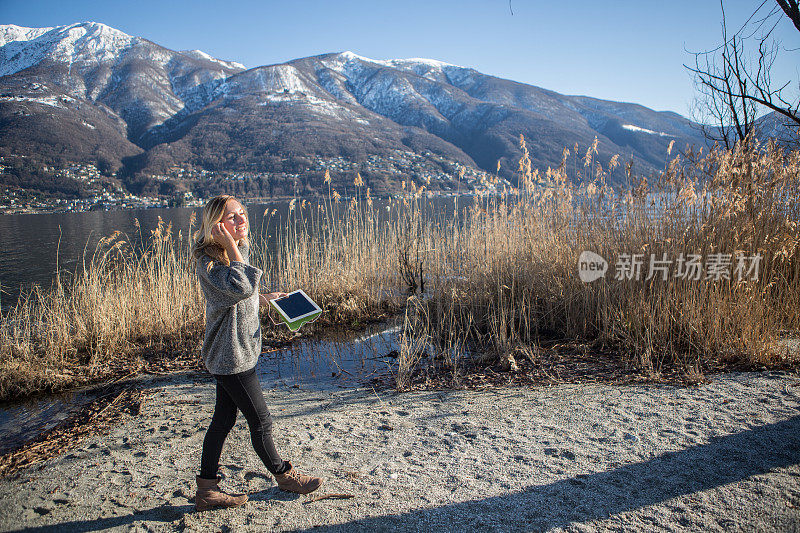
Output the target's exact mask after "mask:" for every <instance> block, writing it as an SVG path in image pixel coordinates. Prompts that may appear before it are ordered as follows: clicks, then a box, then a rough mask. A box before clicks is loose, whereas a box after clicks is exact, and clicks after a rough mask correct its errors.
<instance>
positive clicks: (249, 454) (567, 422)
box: [0, 373, 800, 532]
mask: <svg viewBox="0 0 800 533" xmlns="http://www.w3.org/2000/svg"><path fill="white" fill-rule="evenodd" d="M265 395H266V397H267V403H268V405H269V406H270V409H271V410H272V413H273V416H274V418H275V436H276V443H277V445H278V449H279V450H280V451H281V452H282V454H283V455H284V457H286V458H288V459H290V460H292V461H293V462H294V463H295V465H296V466H298V467H299V468H298V469H299V470H301V471H303V472H308V473H312V474H316V475H321V476H323V477H325V478H326V479H327V481H326V482H325V484H324V485H323V486H322V488H321V489H320V491H319V492H325V493H332V492H337V493H351V494H353V495H355V497H354V498H352V499H347V500H332V499H329V500H323V501H315V502H308V501H307V500H308V498H309V497H308V496H296V495H291V494H287V493H282V492H280V491H278V490H277V488H276V487H275V483H274V481H273V480H272V478H271V477H269V476H268V475H266V470H265V469H264V468H263V466H261V464H260V463H259V461H258V458H257V457H256V455H255V453H254V452H253V451H252V448H251V445H250V439H249V433H248V431H247V426H246V423H245V421H244V419H243V418H242V417H240V419H239V422H238V424H237V426H236V428H234V430H233V432H232V433H231V435H230V437H229V439H228V441H227V444H226V446H225V449H224V450H223V458H222V463H223V466H222V473H223V474H224V476H225V480H224V481H223V487H226V488H228V489H230V490H231V491H241V492H247V493H248V494H249V495H250V500H251V501H249V502H248V503H247V504H246V506H245V507H243V508H240V509H224V510H217V511H210V512H205V513H197V512H194V509H193V505H192V503H191V502H190V501H189V498H190V497H192V496H193V495H194V474H195V469H196V468H197V466H198V463H199V456H200V447H201V444H202V439H203V435H204V430H205V427H206V425H207V423H208V421H209V418H210V414H211V410H212V407H213V399H214V387H213V385H212V382H211V381H210V380H208V379H207V378H205V377H202V376H196V381H193V380H190V379H186V378H181V379H177V378H176V379H175V380H173V381H172V382H168V383H166V384H165V383H164V382H161V383H160V384H159V385H158V388H156V389H153V390H152V391H151V394H150V395H149V396H148V397H147V399H146V400H145V403H144V404H143V407H142V412H141V414H140V415H139V416H137V417H130V418H126V419H125V421H124V422H123V423H122V424H121V425H119V426H117V427H115V428H114V429H112V430H111V431H110V433H109V434H107V435H106V436H104V437H97V438H93V439H89V440H86V441H84V442H82V444H81V446H80V448H79V449H77V450H74V451H71V452H68V453H66V454H64V455H62V456H60V457H56V458H53V459H51V460H49V461H47V462H45V463H42V464H41V465H39V466H36V467H33V468H29V469H28V470H25V471H23V472H22V473H21V474H19V475H18V476H17V477H15V478H10V479H5V480H0V530H3V531H21V530H23V529H27V530H28V531H62V530H63V531H70V532H75V531H96V530H105V529H111V530H120V531H128V530H146V531H151V530H155V531H172V530H184V529H189V530H198V531H199V530H208V531H229V530H232V531H268V530H271V531H290V530H291V531H293V530H304V529H310V528H315V531H319V530H322V531H329V530H330V531H357V530H365V531H420V530H421V531H437V530H444V531H472V530H478V531H480V530H486V531H519V530H525V531H540V530H556V531H558V530H570V531H576V530H577V531H595V530H608V529H624V530H626V531H628V530H639V531H651V530H653V529H660V530H712V531H713V530H719V531H723V530H724V531H730V530H748V531H753V530H767V531H770V530H774V531H800V377H798V376H796V375H792V374H780V373H748V374H727V375H721V376H715V377H713V379H712V382H711V383H708V384H705V385H701V386H699V387H691V388H683V387H673V386H666V385H636V386H615V385H560V386H555V387H534V388H528V389H521V388H506V389H495V390H488V391H481V392H476V391H446V392H441V391H423V392H412V393H402V394H398V393H394V392H392V391H378V392H377V393H376V392H375V391H373V390H372V389H371V388H367V389H337V390H326V391H304V390H300V389H295V388H290V387H287V386H280V385H277V386H275V387H274V388H271V389H270V388H268V389H265ZM304 502H305V503H304Z"/></svg>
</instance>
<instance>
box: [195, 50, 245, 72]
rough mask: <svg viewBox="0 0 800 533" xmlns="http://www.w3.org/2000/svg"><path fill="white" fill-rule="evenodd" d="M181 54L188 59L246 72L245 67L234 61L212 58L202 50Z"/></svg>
mask: <svg viewBox="0 0 800 533" xmlns="http://www.w3.org/2000/svg"><path fill="white" fill-rule="evenodd" d="M181 53H182V54H183V55H187V56H189V57H193V58H195V59H203V60H205V61H212V62H214V63H217V64H219V65H222V66H223V67H225V68H230V69H236V70H246V68H247V67H245V66H244V65H242V64H241V63H237V62H236V61H224V60H222V59H217V58H216V57H214V56H211V55H208V54H207V53H205V52H203V51H202V50H182V51H181Z"/></svg>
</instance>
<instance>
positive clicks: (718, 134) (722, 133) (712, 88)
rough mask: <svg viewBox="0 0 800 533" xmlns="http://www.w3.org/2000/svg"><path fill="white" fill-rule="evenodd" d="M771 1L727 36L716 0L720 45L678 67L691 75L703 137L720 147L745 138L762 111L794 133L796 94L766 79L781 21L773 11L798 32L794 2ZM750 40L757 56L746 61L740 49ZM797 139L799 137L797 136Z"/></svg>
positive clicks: (798, 121)
mask: <svg viewBox="0 0 800 533" xmlns="http://www.w3.org/2000/svg"><path fill="white" fill-rule="evenodd" d="M776 2H777V4H778V5H777V6H775V7H773V8H772V10H771V11H770V12H769V13H768V14H767V15H766V16H764V17H761V18H756V15H757V13H758V12H759V11H760V10H761V9H762V8H763V7H764V5H765V4H766V3H767V0H764V1H763V2H762V3H761V4H760V5H759V6H758V8H757V9H756V11H755V12H754V13H753V14H752V15H750V17H749V18H748V19H747V21H746V22H745V24H744V25H743V26H742V27H741V28H740V29H739V30H738V31H737V32H736V33H735V34H734V35H733V36H730V37H729V36H728V32H727V21H726V17H725V5H724V3H723V2H722V0H720V9H721V12H722V44H720V45H719V46H718V47H716V48H714V49H712V50H706V51H703V52H694V53H693V55H694V58H695V66H694V67H689V66H687V65H684V67H685V68H686V69H687V70H688V71H689V72H691V73H692V74H693V75H694V77H695V85H696V87H697V89H698V93H699V97H698V99H697V100H696V102H695V106H694V114H695V115H696V116H695V118H696V119H698V122H700V123H701V124H703V127H702V128H703V134H704V135H705V136H706V137H707V138H708V139H710V140H713V141H717V142H722V143H724V145H725V146H726V147H731V145H732V144H733V143H735V142H737V141H743V140H745V139H748V138H749V137H750V135H751V133H752V132H754V131H755V126H756V119H757V118H758V115H759V112H760V111H761V112H763V110H768V111H772V112H775V113H777V114H778V115H780V116H782V117H783V118H784V119H785V121H786V125H787V126H788V125H789V124H791V125H793V127H795V128H797V129H798V132H800V95H798V96H794V95H793V96H792V97H791V98H790V97H789V96H787V95H786V93H785V90H786V88H787V87H789V86H790V84H791V82H788V81H787V82H785V83H783V84H782V85H779V86H776V84H775V83H773V80H772V75H771V73H772V67H773V65H774V64H775V60H776V58H777V56H778V54H779V52H780V46H779V43H778V42H777V41H775V40H774V39H773V38H772V37H771V36H772V33H773V32H774V30H775V28H776V27H777V25H778V23H779V22H780V20H781V18H782V17H781V16H780V15H779V13H781V10H782V11H783V13H784V14H785V15H786V16H788V17H789V18H790V19H791V20H792V22H793V23H794V25H795V27H796V28H797V29H798V30H800V9H799V8H798V0H776ZM773 5H774V4H773ZM778 8H780V9H778ZM776 18H777V20H776ZM754 19H755V20H754ZM768 23H769V24H770V25H771V27H770V25H767V24H768ZM748 25H751V26H755V28H754V29H753V31H749V29H748ZM765 25H766V27H765ZM762 28H765V29H764V32H763V33H761V34H760V35H759V36H758V37H754V36H755V35H756V34H757V33H758V32H760V31H762ZM746 30H747V31H746ZM748 33H749V34H748ZM753 40H754V41H755V44H756V45H757V46H756V49H757V55H756V56H755V57H754V58H752V60H751V59H750V58H749V57H748V54H747V50H746V49H747V48H749V46H748V45H747V43H749V42H750V41H753ZM751 49H752V48H751ZM709 121H710V124H709ZM797 137H798V139H800V134H798V135H797Z"/></svg>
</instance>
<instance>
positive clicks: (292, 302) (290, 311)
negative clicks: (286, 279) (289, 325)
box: [275, 292, 317, 320]
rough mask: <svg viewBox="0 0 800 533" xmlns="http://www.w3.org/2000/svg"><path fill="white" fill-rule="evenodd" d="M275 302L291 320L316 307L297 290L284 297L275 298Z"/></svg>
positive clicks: (312, 310) (310, 311)
mask: <svg viewBox="0 0 800 533" xmlns="http://www.w3.org/2000/svg"><path fill="white" fill-rule="evenodd" d="M275 303H276V304H277V305H278V306H279V307H280V308H281V309H282V310H283V312H284V313H286V315H287V316H288V317H289V320H293V319H295V318H297V317H299V316H303V315H306V314H308V313H312V312H314V311H316V310H317V308H316V307H314V305H313V304H312V303H311V302H309V301H308V300H307V299H306V297H305V296H303V294H302V293H299V292H296V293H294V294H290V295H289V296H286V297H285V298H279V299H277V300H275Z"/></svg>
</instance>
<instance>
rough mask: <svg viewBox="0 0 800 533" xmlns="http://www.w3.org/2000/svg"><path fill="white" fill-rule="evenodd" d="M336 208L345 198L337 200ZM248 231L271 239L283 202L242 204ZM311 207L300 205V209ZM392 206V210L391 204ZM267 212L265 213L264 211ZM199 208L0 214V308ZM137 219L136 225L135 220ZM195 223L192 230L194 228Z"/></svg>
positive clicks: (437, 211) (445, 211)
mask: <svg viewBox="0 0 800 533" xmlns="http://www.w3.org/2000/svg"><path fill="white" fill-rule="evenodd" d="M472 201H473V200H472V199H471V198H469V197H462V198H458V199H454V198H437V199H430V200H428V201H427V202H426V210H427V211H428V212H429V213H430V215H431V216H435V217H448V216H451V215H452V213H453V211H454V210H455V209H456V207H458V208H459V209H461V208H463V207H466V206H469V205H471V203H472ZM340 205H341V206H344V205H346V202H344V201H341V202H340ZM387 205H389V202H388V201H386V200H375V204H374V206H375V210H376V213H380V214H381V216H386V217H388V216H391V210H390V211H387V210H386V206H387ZM247 209H248V214H249V216H250V227H251V232H253V233H261V234H266V235H267V236H268V237H267V246H268V247H274V246H276V243H277V237H276V230H277V229H278V226H279V224H281V223H285V221H286V220H287V217H288V215H289V203H288V202H286V201H283V202H277V203H272V204H248V205H247ZM310 209H311V208H309V207H306V212H309V211H310ZM395 209H396V208H395ZM266 210H269V211H270V213H271V212H272V211H273V210H275V211H276V213H275V214H274V215H272V216H267V217H265V216H264V214H265V211H266ZM200 212H201V209H200V208H194V209H192V208H154V209H129V210H117V211H89V212H84V213H53V214H18V215H0V236H1V237H0V243H2V253H0V291H2V292H0V306H1V307H2V309H3V310H4V311H5V310H8V308H9V307H11V306H13V305H14V304H15V303H16V302H17V300H18V298H19V295H20V292H21V291H25V290H27V289H29V288H30V287H31V286H32V285H34V284H38V285H40V286H42V287H44V288H47V287H49V286H50V285H51V283H52V282H53V280H54V279H55V276H56V272H59V271H60V272H61V273H62V276H65V275H70V274H72V273H74V272H75V270H76V268H78V266H79V265H80V264H81V262H82V261H83V257H84V254H85V257H86V261H87V262H88V261H89V259H90V258H91V256H92V252H93V251H94V250H95V247H96V245H97V243H98V241H99V240H100V239H101V238H103V237H108V236H109V235H111V234H112V233H113V232H114V231H120V232H122V233H124V234H126V235H127V236H128V237H129V239H130V240H132V241H133V242H139V241H140V239H143V240H145V241H146V240H147V238H148V237H149V235H150V231H151V230H153V229H155V228H156V226H157V224H158V220H159V217H160V218H161V219H162V220H163V221H164V222H165V223H172V228H173V234H175V235H177V232H178V231H179V230H180V231H181V232H182V237H183V238H184V239H186V238H187V234H188V232H189V221H190V218H191V215H192V213H195V217H196V219H199V215H200ZM137 221H138V223H139V226H140V227H139V228H137V227H136V223H137ZM197 225H198V224H197V223H195V227H194V230H196V229H197Z"/></svg>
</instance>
